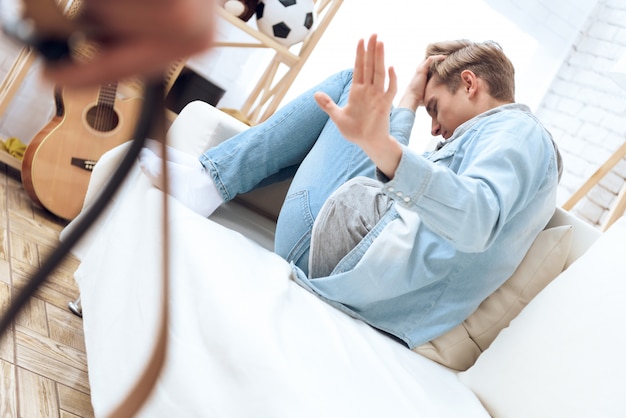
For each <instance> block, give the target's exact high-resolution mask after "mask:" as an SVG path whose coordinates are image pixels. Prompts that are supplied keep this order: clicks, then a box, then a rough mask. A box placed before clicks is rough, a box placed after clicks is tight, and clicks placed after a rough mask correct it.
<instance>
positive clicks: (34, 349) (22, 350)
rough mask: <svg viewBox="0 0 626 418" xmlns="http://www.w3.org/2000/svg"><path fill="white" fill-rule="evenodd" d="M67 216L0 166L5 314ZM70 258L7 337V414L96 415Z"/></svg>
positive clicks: (3, 411)
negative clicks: (71, 304)
mask: <svg viewBox="0 0 626 418" xmlns="http://www.w3.org/2000/svg"><path fill="white" fill-rule="evenodd" d="M64 225H65V222H64V221H63V220H60V219H59V218H56V217H55V216H54V215H51V214H50V213H48V212H46V211H44V210H43V209H40V208H38V207H37V206H36V205H34V204H33V203H32V202H31V200H30V199H29V198H28V196H27V194H26V192H25V191H24V188H23V187H22V184H21V182H20V180H19V173H18V172H17V171H16V170H14V169H12V168H10V167H7V166H5V165H4V164H0V312H1V311H2V310H4V309H6V307H7V306H8V304H9V303H10V301H11V296H12V295H15V294H17V292H19V291H20V289H21V288H22V287H23V286H24V283H25V282H26V281H27V280H28V278H29V277H30V274H31V272H32V271H34V269H36V268H37V267H38V266H39V263H40V262H41V260H42V259H43V257H45V256H46V254H48V253H49V251H51V249H52V248H54V246H55V245H56V243H57V242H58V234H59V232H60V231H61V229H62V228H63V226H64ZM77 267H78V262H77V260H76V259H75V258H72V257H70V258H67V259H66V260H65V261H64V263H63V264H62V266H61V267H59V269H57V271H56V272H55V273H54V274H53V275H52V276H51V277H49V279H48V281H47V282H46V283H45V284H44V285H43V286H42V288H40V289H39V291H38V293H37V294H36V295H35V297H33V298H32V299H31V300H30V303H29V305H28V306H27V308H26V309H25V310H24V311H23V312H22V313H21V314H20V316H19V317H18V318H17V319H16V321H15V323H14V324H13V327H12V329H11V330H10V331H9V332H8V333H7V334H5V335H4V336H2V337H1V339H0V417H2V418H5V417H20V418H22V417H24V418H31V417H32V418H39V417H60V418H70V417H91V416H93V410H92V407H91V400H90V395H89V382H88V378H87V361H86V354H85V343H84V335H83V329H82V320H81V319H80V318H78V317H76V316H75V315H73V314H72V313H70V311H69V310H68V309H67V303H68V301H70V300H73V299H75V298H76V297H77V295H78V288H77V286H76V284H75V282H74V279H73V272H74V271H75V270H76V268H77Z"/></svg>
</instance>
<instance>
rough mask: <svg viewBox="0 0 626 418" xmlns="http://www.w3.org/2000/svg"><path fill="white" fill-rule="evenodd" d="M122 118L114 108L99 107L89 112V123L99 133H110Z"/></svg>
mask: <svg viewBox="0 0 626 418" xmlns="http://www.w3.org/2000/svg"><path fill="white" fill-rule="evenodd" d="M119 122H120V118H119V116H118V115H117V112H116V111H115V109H113V107H112V106H107V105H97V106H94V107H92V108H91V109H89V110H88V111H87V123H88V124H89V126H91V127H92V128H93V129H95V130H96V131H98V132H109V131H112V130H113V129H115V128H116V127H117V125H118V124H119Z"/></svg>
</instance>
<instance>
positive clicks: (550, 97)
mask: <svg viewBox="0 0 626 418" xmlns="http://www.w3.org/2000/svg"><path fill="white" fill-rule="evenodd" d="M624 55H626V2H625V1H624V0H599V1H598V2H597V4H596V6H595V8H594V9H593V10H592V11H591V13H590V15H589V17H588V19H587V21H586V22H585V24H584V25H583V26H582V28H581V30H580V32H579V33H578V35H577V37H576V38H575V39H574V42H573V44H572V46H571V48H570V49H569V52H568V54H567V56H566V57H565V60H564V62H563V64H562V66H561V68H560V70H559V71H558V72H557V74H556V77H555V78H554V81H553V82H552V84H551V86H550V87H549V89H548V92H547V94H546V96H545V98H544V100H543V101H542V102H541V104H540V106H539V108H538V109H537V115H538V116H539V118H540V119H541V120H542V121H543V122H544V124H545V125H546V127H547V128H548V129H549V130H550V131H551V132H552V134H553V135H554V138H555V141H556V142H557V144H558V145H559V148H560V150H561V153H562V154H563V160H564V165H565V169H564V173H563V178H562V180H561V184H560V188H559V196H558V199H559V204H562V203H564V202H565V200H567V198H569V196H570V195H571V194H572V193H573V192H574V191H575V190H576V189H578V188H579V187H580V185H582V183H583V182H584V181H585V180H586V179H587V178H589V177H590V176H591V175H592V174H593V173H594V172H595V170H597V168H598V167H600V166H601V165H602V163H604V162H605V161H606V159H607V158H608V157H609V156H610V155H611V154H612V153H613V152H614V151H615V150H616V149H617V148H618V147H619V146H621V145H622V144H623V143H624V141H625V140H626V90H624V89H622V88H620V87H618V86H617V84H616V83H615V82H614V81H613V80H612V79H611V78H610V77H609V74H608V73H609V71H610V70H611V68H612V66H613V65H615V63H616V62H617V61H618V60H619V59H620V58H621V57H622V56H624ZM625 177H626V162H622V163H621V164H620V165H618V167H617V168H616V169H615V170H613V172H611V173H610V174H609V175H607V176H606V178H604V179H603V180H602V181H601V182H600V183H599V185H598V186H596V187H595V188H594V189H593V190H592V191H591V192H590V193H589V194H588V196H587V197H586V198H584V199H583V200H582V201H581V202H580V203H579V204H578V205H577V206H576V207H575V208H574V212H575V213H576V214H577V215H578V216H580V217H581V218H583V219H585V220H587V221H588V222H589V223H591V224H594V225H598V224H600V223H602V222H603V221H604V218H605V216H606V214H607V210H608V208H609V207H610V206H611V204H612V203H613V202H614V199H615V196H616V194H617V193H618V192H619V190H620V189H621V188H622V187H623V185H624V182H625Z"/></svg>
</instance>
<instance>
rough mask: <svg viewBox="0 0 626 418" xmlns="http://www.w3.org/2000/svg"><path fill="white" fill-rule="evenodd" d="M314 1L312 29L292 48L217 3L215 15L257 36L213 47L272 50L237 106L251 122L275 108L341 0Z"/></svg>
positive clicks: (261, 117)
mask: <svg viewBox="0 0 626 418" xmlns="http://www.w3.org/2000/svg"><path fill="white" fill-rule="evenodd" d="M313 3H314V5H315V6H314V7H315V15H316V23H315V29H314V30H313V31H312V32H311V33H310V34H309V36H308V37H307V38H306V39H305V40H304V41H303V42H302V43H301V44H299V45H297V46H294V47H293V48H287V47H285V46H284V45H281V44H280V43H278V42H276V41H275V40H274V39H272V38H271V37H269V36H267V35H265V34H264V33H262V32H260V31H258V30H256V29H254V28H253V27H251V26H250V25H248V24H246V22H243V21H242V20H241V19H239V18H237V17H235V16H233V15H231V14H229V13H228V12H226V11H225V10H224V9H223V8H221V7H218V15H219V16H220V17H221V18H222V19H224V20H225V21H227V22H228V23H230V24H232V25H233V26H235V27H237V28H238V29H239V30H241V31H243V32H245V33H247V34H248V35H250V36H251V37H253V38H254V39H255V40H257V41H258V43H251V42H219V41H218V42H216V43H215V47H216V48H220V47H221V48H268V49H272V50H274V51H275V55H274V57H273V58H272V60H271V62H270V63H269V64H268V66H267V68H266V69H265V71H264V73H263V74H262V76H261V77H260V78H259V81H258V82H257V84H256V86H255V87H254V88H253V90H252V92H251V93H250V94H249V95H248V97H247V99H246V100H245V102H244V104H243V105H242V107H241V109H238V110H239V111H241V113H242V115H244V117H245V118H246V119H247V121H248V122H250V123H251V124H253V125H254V124H257V123H260V122H263V121H264V120H265V119H267V118H268V117H270V116H271V115H272V114H273V113H274V112H275V111H276V109H277V108H278V106H279V105H280V102H281V100H282V99H283V98H284V97H285V94H286V93H287V91H288V90H289V88H290V87H291V85H292V84H293V82H294V80H295V79H296V76H297V75H298V73H299V72H300V70H301V69H302V66H303V65H304V63H305V62H306V60H307V59H308V58H309V56H310V55H311V52H313V49H314V48H315V46H316V45H317V43H318V42H319V40H320V38H321V37H322V35H323V34H324V32H325V31H326V28H328V25H329V24H330V22H331V21H332V19H333V17H334V16H335V14H336V13H337V11H338V10H339V7H340V6H341V4H342V3H343V0H313ZM297 47H299V48H300V49H299V51H298V53H294V52H293V49H295V48H297ZM281 65H284V66H286V67H287V71H286V72H285V73H284V74H283V75H282V76H279V75H278V74H279V71H278V70H279V68H280V66H281Z"/></svg>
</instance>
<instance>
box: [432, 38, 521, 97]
mask: <svg viewBox="0 0 626 418" xmlns="http://www.w3.org/2000/svg"><path fill="white" fill-rule="evenodd" d="M431 55H445V56H446V58H445V59H444V60H442V61H437V62H434V63H433V64H432V65H431V67H430V71H429V72H428V79H429V80H430V78H431V77H432V76H434V75H437V77H438V80H437V82H438V83H443V84H445V85H446V86H448V88H449V89H450V91H451V92H452V93H454V92H456V90H457V89H458V87H459V84H460V82H461V72H463V71H464V70H470V71H472V72H473V73H474V74H476V76H477V77H480V78H481V79H483V80H484V81H485V83H486V84H487V87H488V89H489V94H490V95H491V96H492V97H493V98H495V99H498V100H503V101H507V102H513V101H515V69H514V68H513V64H512V63H511V61H510V60H509V59H508V58H507V56H506V55H504V52H503V51H502V47H500V45H499V44H497V43H496V42H493V41H487V42H480V43H478V42H472V41H469V40H467V39H461V40H456V41H443V42H436V43H432V44H430V45H428V47H427V48H426V57H428V56H431Z"/></svg>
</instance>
